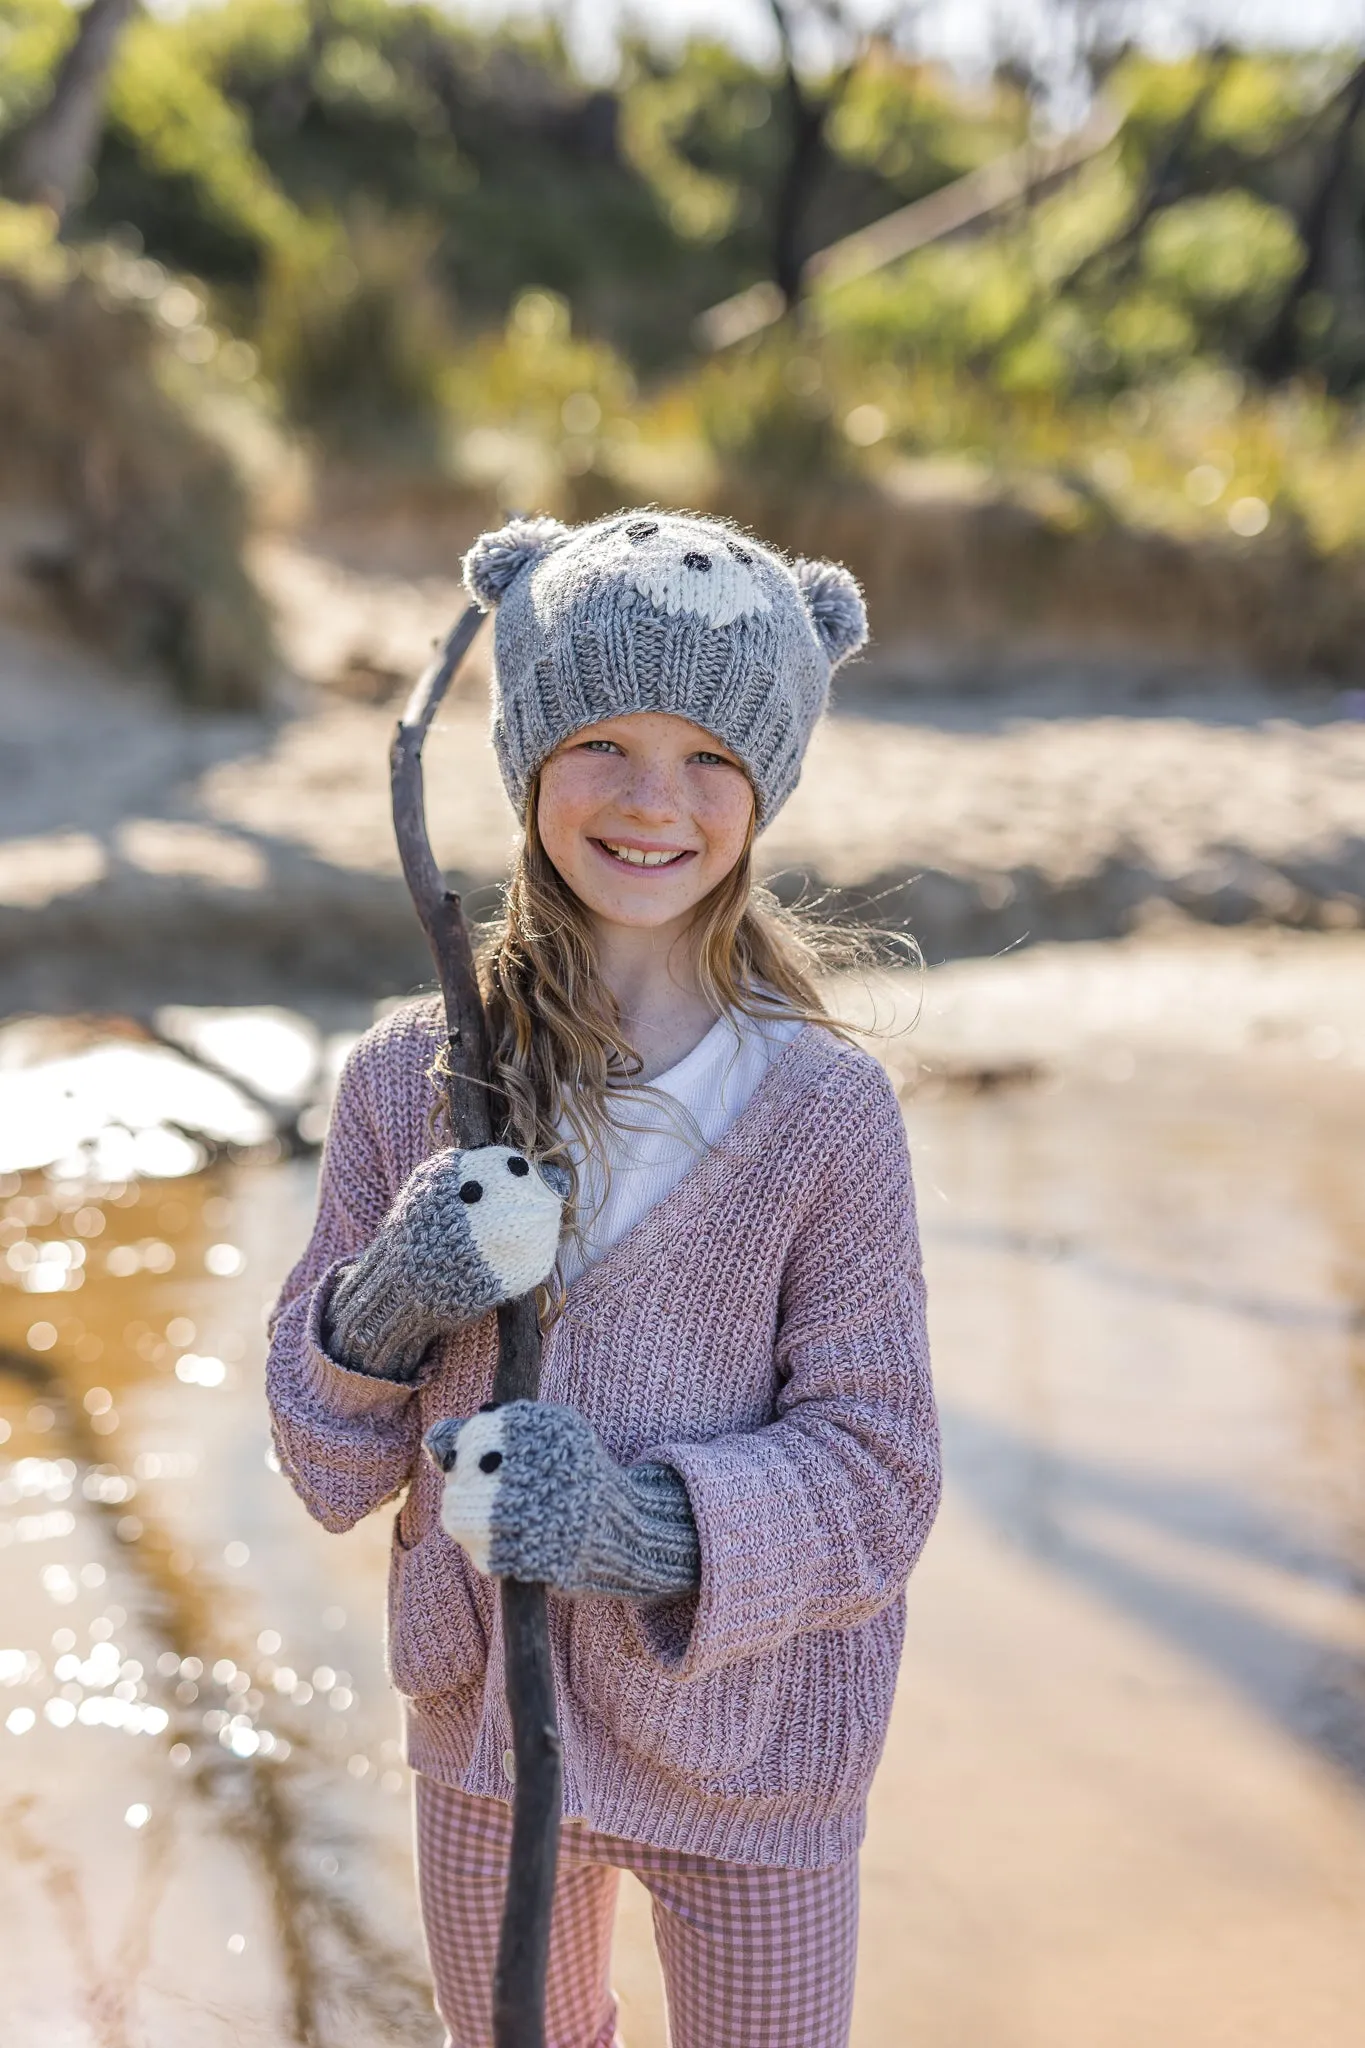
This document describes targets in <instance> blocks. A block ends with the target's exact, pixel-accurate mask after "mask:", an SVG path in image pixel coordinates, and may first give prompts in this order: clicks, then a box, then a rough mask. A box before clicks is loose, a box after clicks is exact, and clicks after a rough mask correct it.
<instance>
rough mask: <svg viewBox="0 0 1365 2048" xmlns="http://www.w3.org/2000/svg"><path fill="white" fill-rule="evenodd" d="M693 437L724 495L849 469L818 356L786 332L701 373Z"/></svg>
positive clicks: (829, 478) (831, 476)
mask: <svg viewBox="0 0 1365 2048" xmlns="http://www.w3.org/2000/svg"><path fill="white" fill-rule="evenodd" d="M691 400H692V405H693V409H694V415H695V419H696V430H697V434H698V436H699V438H700V440H701V442H702V445H703V446H704V447H705V448H706V449H707V450H708V451H709V452H710V454H711V455H712V457H713V458H714V461H715V464H716V467H717V470H718V472H719V477H720V485H721V488H722V490H724V489H725V488H727V487H729V486H731V485H733V484H736V483H742V484H744V485H745V486H746V487H753V488H757V489H760V490H764V491H768V490H772V489H774V488H776V489H783V488H788V487H791V486H797V485H803V484H804V485H811V484H817V483H829V482H833V481H836V480H837V479H838V478H839V477H840V476H841V475H842V474H843V473H844V472H845V471H846V469H847V468H848V466H849V453H850V450H849V443H848V441H847V440H846V439H845V437H844V436H843V434H841V432H840V431H839V426H838V423H837V419H836V412H835V398H834V393H833V391H832V390H831V386H830V381H829V377H828V374H827V371H826V367H825V364H824V363H823V361H822V360H821V356H820V354H819V353H818V352H817V351H815V350H813V349H811V348H810V347H808V346H806V345H805V344H804V343H803V341H802V339H801V338H800V336H799V335H795V334H791V333H789V332H787V331H786V330H785V329H784V330H781V331H779V332H778V333H777V334H775V335H773V336H772V337H770V338H769V339H768V340H766V341H764V342H763V343H761V344H760V345H759V346H757V347H755V348H751V349H745V350H736V351H734V352H733V353H732V354H730V355H728V356H724V357H721V358H720V359H719V360H717V361H715V362H713V363H710V364H708V365H707V366H706V368H705V369H703V370H701V371H699V372H698V374H697V376H696V378H695V379H694V381H693V384H692V389H691Z"/></svg>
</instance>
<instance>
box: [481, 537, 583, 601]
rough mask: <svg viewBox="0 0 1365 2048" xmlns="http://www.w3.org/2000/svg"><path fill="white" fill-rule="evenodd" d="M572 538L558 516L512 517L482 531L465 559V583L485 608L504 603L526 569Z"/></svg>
mask: <svg viewBox="0 0 1365 2048" xmlns="http://www.w3.org/2000/svg"><path fill="white" fill-rule="evenodd" d="M568 538H569V528H568V527H567V526H564V525H562V524H561V523H560V521H559V520H558V519H549V518H545V517H536V518H532V519H509V520H508V522H507V524H506V526H500V527H498V528H497V530H496V532H493V533H481V534H480V535H479V538H478V539H477V540H476V541H475V543H474V545H473V547H472V548H471V549H470V550H469V553H468V554H467V555H466V556H465V558H464V586H465V589H466V590H467V591H468V592H469V595H470V596H471V597H472V598H473V599H474V600H475V601H476V603H478V604H481V605H482V606H483V608H484V610H485V611H490V612H491V611H492V610H493V608H494V606H495V605H498V604H500V603H501V602H502V600H503V598H504V597H505V596H506V595H507V593H508V591H509V590H510V589H511V587H512V585H513V584H514V583H515V582H516V579H517V577H518V576H520V574H521V572H522V570H523V569H529V568H530V567H531V566H532V564H533V563H535V562H539V561H540V560H541V559H542V558H543V557H544V556H545V555H548V554H549V553H550V550H551V549H552V548H557V547H560V546H562V545H563V543H564V542H565V541H566V540H567V539H568Z"/></svg>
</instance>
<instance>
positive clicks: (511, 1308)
mask: <svg viewBox="0 0 1365 2048" xmlns="http://www.w3.org/2000/svg"><path fill="white" fill-rule="evenodd" d="M482 623H483V613H482V612H481V611H480V610H479V607H478V606H477V605H470V606H469V608H468V610H467V611H466V612H465V613H464V616H463V617H462V618H461V619H460V620H458V622H457V623H456V625H455V626H454V627H453V628H452V630H451V632H450V634H449V636H448V637H447V639H446V642H445V644H444V646H443V647H442V649H441V651H440V653H439V654H438V655H437V657H436V660H435V661H434V662H433V663H432V665H431V667H430V668H429V669H428V670H427V672H426V674H425V675H424V676H423V677H422V679H421V681H420V682H419V683H418V685H417V687H416V689H415V690H414V691H413V693H412V696H411V697H410V698H409V699H408V703H407V705H406V708H405V709H404V712H403V715H402V717H401V718H400V720H399V722H398V730H397V732H396V733H395V734H394V738H393V747H392V750H391V752H390V755H389V770H390V785H391V788H392V792H393V829H394V833H395V835H396V837H397V840H398V853H399V858H400V859H401V861H402V863H403V874H404V877H405V879H406V881H407V885H408V889H409V891H410V892H411V895H412V900H413V904H414V907H415V908H416V911H417V915H418V918H419V919H420V921H421V925H422V929H423V931H424V932H425V933H426V935H427V943H428V944H429V945H430V947H431V952H432V958H433V959H434V960H435V962H436V973H437V977H438V979H439V981H440V984H441V998H442V1001H443V1002H444V1004H445V1017H446V1033H447V1038H448V1046H447V1074H448V1080H447V1101H448V1104H449V1109H450V1126H451V1142H452V1143H453V1144H456V1145H487V1144H491V1143H492V1141H493V1110H494V1103H495V1095H494V1091H493V1087H492V1077H491V1072H490V1067H489V1051H488V1023H487V1019H486V1018H485V1016H484V1009H483V1000H482V997H481V996H480V994H479V983H478V977H477V975H476V974H475V971H474V952H473V948H472V946H471V944H470V939H469V927H468V925H467V924H466V922H465V915H464V910H463V907H462V905H461V903H460V899H459V897H458V896H457V895H456V894H455V893H454V891H453V890H450V889H447V888H446V886H445V881H444V878H443V877H442V874H441V870H440V869H439V868H438V867H437V865H436V857H435V855H434V854H433V852H432V850H431V839H430V835H429V834H428V831H427V822H426V804H425V801H424V798H423V784H422V747H423V744H424V742H425V740H426V736H427V734H428V732H429V731H430V730H431V723H432V720H433V719H434V718H435V716H436V713H437V711H438V709H439V708H440V704H441V700H442V698H443V697H444V696H445V693H446V691H447V689H448V688H449V686H450V680H451V677H452V676H453V675H454V673H455V671H456V669H457V668H458V667H459V666H460V663H461V662H462V661H463V660H464V657H465V655H466V654H467V653H468V652H469V649H470V647H471V646H472V645H473V643H474V639H475V637H476V635H477V633H478V630H479V627H480V625H481V624H482ZM539 1391H540V1323H539V1319H538V1318H537V1315H536V1304H535V1297H534V1295H529V1294H526V1295H522V1297H521V1298H520V1300H518V1301H512V1302H508V1303H507V1304H506V1305H505V1307H503V1308H500V1309H499V1310H498V1364H497V1370H496V1372H495V1373H494V1376H493V1399H494V1400H495V1401H534V1400H535V1399H536V1397H537V1395H538V1394H539ZM500 1594H501V1603H502V1635H503V1651H504V1657H505V1672H506V1683H507V1708H508V1712H509V1714H510V1716H511V1720H512V1754H513V1758H514V1760H515V1765H516V1780H515V1791H514V1796H513V1801H512V1852H511V1860H510V1863H509V1866H508V1872H507V1897H506V1901H505V1903H504V1906H503V1914H502V1933H501V1937H500V1940H499V1943H498V1964H497V1974H496V1976H495V1978H494V1983H493V2039H494V2041H495V2043H496V2048H544V2042H545V1974H546V1968H547V1965H548V1962H549V1954H550V1909H551V1906H552V1905H553V1902H554V1889H555V1866H556V1864H557V1862H558V1858H559V1818H560V1804H561V1764H560V1746H559V1727H558V1724H557V1721H556V1717H555V1694H554V1674H553V1670H552V1667H551V1663H550V1632H549V1623H548V1619H547V1616H546V1611H545V1588H544V1587H543V1586H531V1585H524V1584H522V1583H521V1582H520V1581H519V1580H517V1579H503V1580H501V1581H500Z"/></svg>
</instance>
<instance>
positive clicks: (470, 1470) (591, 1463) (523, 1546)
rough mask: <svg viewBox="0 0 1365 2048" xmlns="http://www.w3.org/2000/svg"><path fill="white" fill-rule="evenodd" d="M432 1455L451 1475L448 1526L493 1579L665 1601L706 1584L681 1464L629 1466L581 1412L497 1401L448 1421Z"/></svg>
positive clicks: (429, 1438) (437, 1429) (431, 1434)
mask: <svg viewBox="0 0 1365 2048" xmlns="http://www.w3.org/2000/svg"><path fill="white" fill-rule="evenodd" d="M425 1441H426V1447H427V1451H428V1453H429V1454H430V1456H431V1457H432V1458H434V1459H435V1461H436V1463H437V1464H438V1465H439V1466H440V1468H441V1470H442V1471H443V1472H445V1473H446V1474H447V1478H446V1485H445V1494H444V1496H443V1498H442V1502H441V1521H442V1524H443V1526H444V1528H445V1530H446V1533H447V1535H449V1536H453V1537H454V1539H455V1541H456V1542H457V1543H459V1544H462V1545H463V1547H464V1549H465V1550H466V1551H467V1552H468V1554H469V1556H470V1557H471V1558H472V1559H473V1561H474V1563H475V1564H476V1565H477V1566H478V1568H479V1570H480V1571H482V1572H491V1573H492V1574H493V1575H494V1576H495V1577H497V1578H512V1579H532V1580H536V1579H539V1580H543V1581H544V1583H545V1584H547V1585H550V1586H554V1587H555V1588H557V1590H558V1591H559V1592H561V1593H610V1594H615V1595H617V1596H618V1597H620V1598H623V1599H627V1600H660V1599H666V1598H668V1597H670V1596H673V1595H677V1594H679V1593H690V1592H692V1591H693V1589H694V1588H695V1587H696V1586H697V1585H698V1584H699V1583H700V1580H701V1550H700V1545H699V1543H698V1540H697V1526H696V1523H695V1522H694V1521H693V1519H692V1507H691V1503H690V1501H689V1500H688V1497H687V1488H686V1486H685V1485H684V1484H683V1481H682V1479H681V1477H680V1476H679V1474H678V1473H676V1472H675V1471H674V1470H673V1468H672V1466H671V1465H648V1464H646V1465H633V1466H631V1467H629V1468H628V1469H627V1468H623V1467H622V1466H620V1465H618V1464H617V1463H616V1461H615V1460H614V1459H613V1458H611V1457H610V1456H609V1455H608V1453H607V1452H606V1451H605V1450H604V1449H603V1447H602V1444H601V1443H600V1441H599V1440H598V1437H597V1433H596V1431H595V1430H594V1429H593V1427H592V1424H591V1423H590V1422H588V1421H586V1420H585V1419H584V1417H583V1416H581V1415H580V1414H579V1413H578V1410H577V1409H576V1408H560V1407H556V1406H554V1405H553V1404H552V1403H550V1402H548V1401H508V1402H506V1403H505V1404H503V1405H501V1406H496V1405H494V1404H493V1403H490V1404H489V1405H488V1406H487V1407H486V1408H481V1409H480V1410H479V1412H478V1414H477V1415H473V1416H471V1417H470V1418H469V1420H468V1421H467V1422H460V1421H450V1422H437V1423H435V1424H433V1426H432V1427H431V1428H430V1429H429V1430H428V1431H427V1434H426V1439H425Z"/></svg>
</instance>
